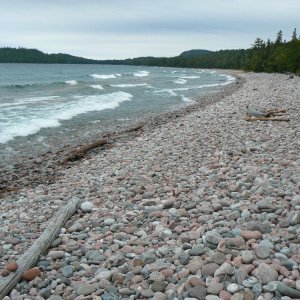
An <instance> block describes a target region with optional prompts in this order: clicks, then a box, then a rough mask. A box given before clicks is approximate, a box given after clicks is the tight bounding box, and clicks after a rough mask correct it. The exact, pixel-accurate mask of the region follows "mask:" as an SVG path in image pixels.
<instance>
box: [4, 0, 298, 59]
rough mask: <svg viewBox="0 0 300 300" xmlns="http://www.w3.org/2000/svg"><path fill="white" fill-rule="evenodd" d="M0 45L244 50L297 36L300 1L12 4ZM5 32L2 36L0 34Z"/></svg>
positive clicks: (106, 54) (105, 54)
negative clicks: (257, 42) (261, 41)
mask: <svg viewBox="0 0 300 300" xmlns="http://www.w3.org/2000/svg"><path fill="white" fill-rule="evenodd" d="M3 2H4V3H2V4H1V11H0V26H1V28H2V30H1V31H0V46H26V47H34V48H38V49H41V50H43V51H45V52H67V53H71V54H74V55H81V56H87V57H93V58H125V57H134V56H144V55H155V56H171V55H177V54H179V53H180V52H181V51H184V50H188V49H192V48H205V49H211V50H217V49H226V48H245V47H249V46H250V44H251V43H252V42H253V40H254V39H255V38H256V37H258V36H259V37H261V38H263V39H267V38H269V37H270V38H271V39H274V38H275V35H276V33H277V32H278V30H279V29H282V30H283V32H284V34H285V38H289V37H290V35H291V32H292V30H293V28H295V27H298V29H299V31H300V26H299V25H300V18H299V16H298V12H299V11H300V1H299V0H264V1H261V0H251V1H249V0H210V1H201V0H185V1H182V0H181V1H178V0H173V1H171V0H159V1H158V0H152V1H148V0H147V1H146V0H126V1H124V0H123V1H121V0H110V1H106V0H105V1H104V0H97V1H96V0H85V1H79V0H51V1H50V0H45V1H40V0H26V1H24V0H10V1H3ZM4 28H5V30H4Z"/></svg>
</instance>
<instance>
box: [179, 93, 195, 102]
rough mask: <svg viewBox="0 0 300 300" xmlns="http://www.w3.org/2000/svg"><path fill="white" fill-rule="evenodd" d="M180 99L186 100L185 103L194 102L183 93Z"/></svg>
mask: <svg viewBox="0 0 300 300" xmlns="http://www.w3.org/2000/svg"><path fill="white" fill-rule="evenodd" d="M181 99H182V101H183V102H187V103H194V102H195V101H194V100H192V99H190V98H188V97H185V96H183V95H182V96H181Z"/></svg>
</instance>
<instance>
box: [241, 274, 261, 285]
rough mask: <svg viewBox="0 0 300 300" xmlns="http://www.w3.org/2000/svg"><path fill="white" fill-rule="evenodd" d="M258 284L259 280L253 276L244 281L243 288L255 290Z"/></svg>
mask: <svg viewBox="0 0 300 300" xmlns="http://www.w3.org/2000/svg"><path fill="white" fill-rule="evenodd" d="M257 282H258V281H257V279H256V278H255V277H253V276H251V277H249V278H247V279H245V280H244V281H243V286H244V287H246V288H253V287H254V286H255V285H256V284H257Z"/></svg>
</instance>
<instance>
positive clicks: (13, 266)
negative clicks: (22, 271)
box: [6, 262, 19, 272]
mask: <svg viewBox="0 0 300 300" xmlns="http://www.w3.org/2000/svg"><path fill="white" fill-rule="evenodd" d="M18 267H19V265H18V264H17V263H16V262H11V263H8V264H7V265H6V270H7V271H9V272H15V271H17V269H18Z"/></svg>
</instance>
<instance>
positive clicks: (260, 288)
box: [252, 283, 263, 295]
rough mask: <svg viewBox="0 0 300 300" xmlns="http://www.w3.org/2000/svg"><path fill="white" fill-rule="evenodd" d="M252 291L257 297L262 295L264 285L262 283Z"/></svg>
mask: <svg viewBox="0 0 300 300" xmlns="http://www.w3.org/2000/svg"><path fill="white" fill-rule="evenodd" d="M252 290H253V293H254V294H255V295H260V294H261V293H262V290H263V287H262V284H261V283H257V284H255V285H254V286H253V288H252Z"/></svg>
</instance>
